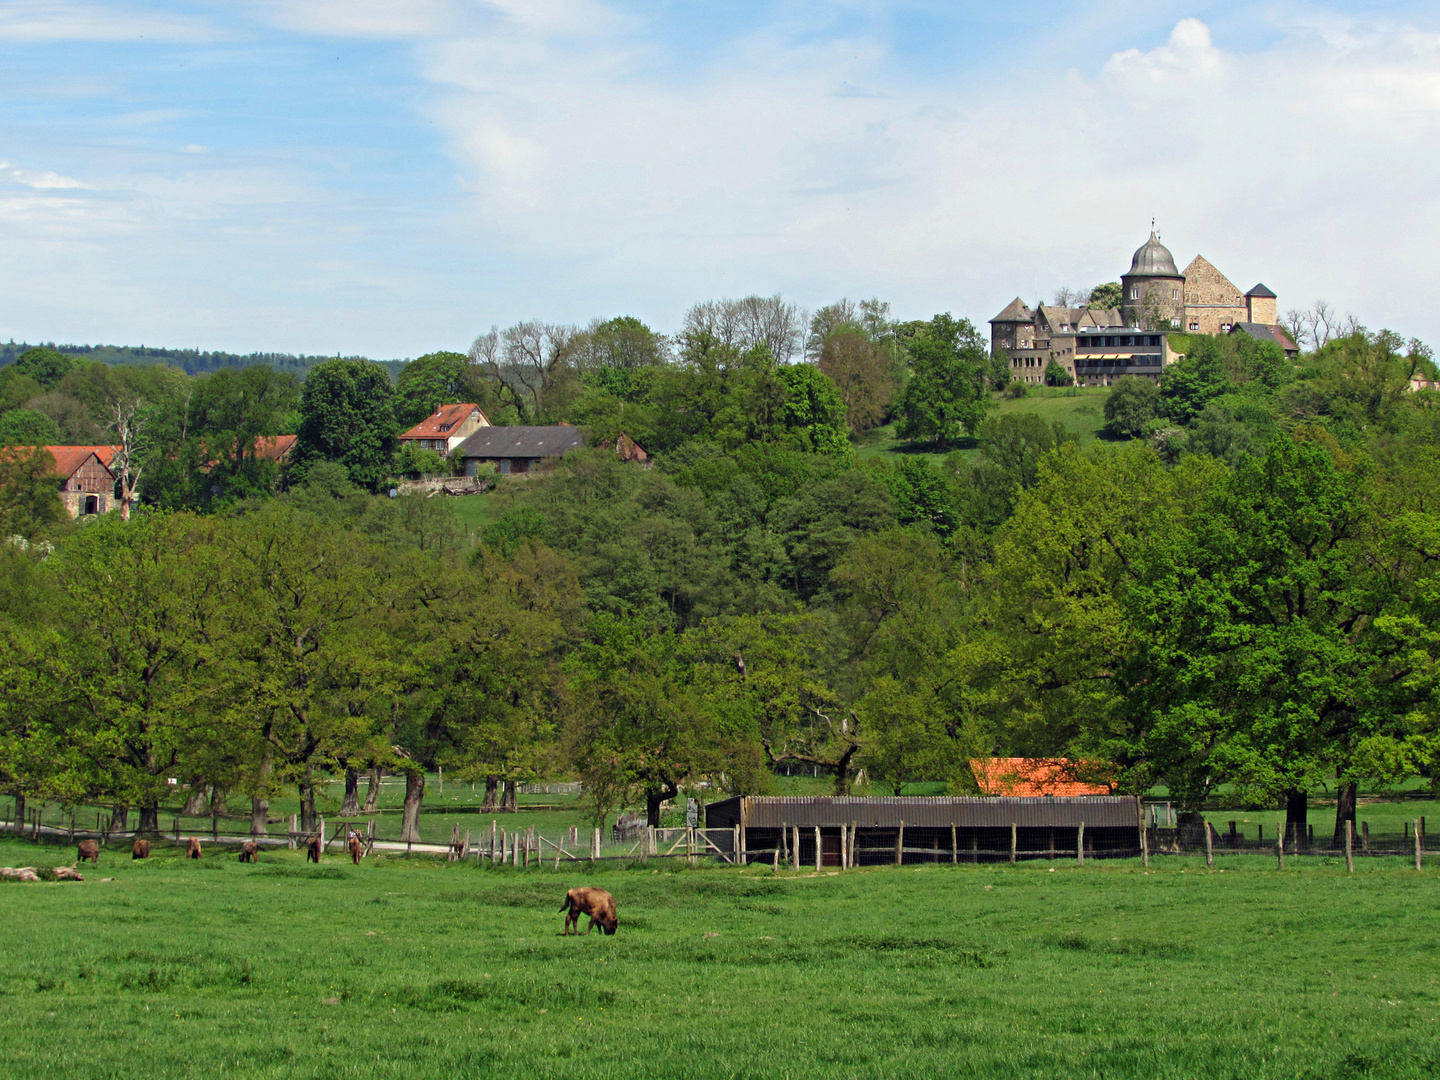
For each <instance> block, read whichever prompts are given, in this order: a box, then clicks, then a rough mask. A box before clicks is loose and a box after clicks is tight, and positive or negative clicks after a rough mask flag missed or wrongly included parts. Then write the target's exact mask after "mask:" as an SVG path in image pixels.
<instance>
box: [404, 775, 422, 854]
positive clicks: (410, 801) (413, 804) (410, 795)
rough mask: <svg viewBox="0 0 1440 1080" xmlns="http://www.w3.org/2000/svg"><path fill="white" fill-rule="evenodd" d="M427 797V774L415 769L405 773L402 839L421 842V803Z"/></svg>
mask: <svg viewBox="0 0 1440 1080" xmlns="http://www.w3.org/2000/svg"><path fill="white" fill-rule="evenodd" d="M424 798H425V774H424V773H423V772H419V771H418V770H417V771H414V772H407V773H406V774H405V813H404V816H403V818H402V820H401V822H400V839H401V840H404V841H407V842H414V843H417V844H418V843H419V842H420V803H421V802H422V801H423V800H424Z"/></svg>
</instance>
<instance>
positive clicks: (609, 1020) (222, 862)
mask: <svg viewBox="0 0 1440 1080" xmlns="http://www.w3.org/2000/svg"><path fill="white" fill-rule="evenodd" d="M73 854H74V853H73V849H71V848H69V847H68V846H66V847H61V846H58V845H52V844H48V843H47V844H43V845H36V844H33V843H26V842H17V841H11V840H5V841H0V865H10V866H20V865H38V866H52V865H57V864H61V863H69V862H70V861H72V859H73ZM179 854H180V852H179V851H178V850H177V849H176V848H174V847H171V846H164V847H160V846H157V849H156V856H155V857H154V858H152V859H151V860H150V861H148V862H143V863H132V862H131V860H130V859H129V857H128V854H126V853H124V852H122V851H121V850H118V849H116V848H109V849H106V851H105V852H104V853H103V854H102V855H101V860H100V865H99V867H98V868H92V867H90V866H88V865H87V866H86V867H85V868H84V872H85V875H86V881H85V882H83V883H79V884H63V883H40V884H0V905H3V912H4V919H3V922H0V996H3V1001H0V1016H3V1020H0V1075H5V1076H37V1075H46V1076H51V1077H130V1076H135V1077H146V1078H159V1077H181V1076H185V1077H189V1076H202V1075H230V1076H247V1077H249V1076H258V1077H286V1078H289V1077H351V1076H354V1077H362V1076H363V1077H427V1078H430V1077H449V1076H466V1077H475V1076H481V1077H483V1076H507V1077H508V1076H524V1077H527V1078H531V1077H557V1078H558V1077H566V1078H570V1077H576V1078H578V1077H662V1076H683V1077H686V1078H696V1077H717V1078H718V1077H815V1076H819V1077H875V1078H881V1077H884V1078H893V1077H937V1076H946V1077H950V1076H975V1077H987V1078H988V1077H1033V1076H1045V1077H1100V1076H1104V1077H1144V1078H1161V1077H1207V1078H1221V1077H1286V1078H1290V1077H1312V1078H1321V1077H1334V1078H1341V1077H1422V1076H1434V1075H1435V1074H1436V1072H1437V1071H1440V1038H1437V1036H1440V983H1437V979H1440V973H1437V970H1436V967H1437V965H1436V960H1437V955H1436V953H1437V938H1436V927H1437V916H1440V874H1437V873H1436V871H1434V870H1432V869H1430V868H1429V867H1427V868H1426V870H1425V871H1423V872H1420V873H1417V872H1416V871H1414V870H1413V869H1409V868H1407V867H1406V864H1405V863H1404V861H1403V860H1400V859H1394V860H1389V859H1370V860H1365V861H1362V862H1361V863H1360V864H1359V866H1358V868H1357V872H1356V873H1355V874H1354V876H1353V877H1351V876H1347V875H1346V874H1345V872H1344V869H1343V864H1338V865H1337V864H1336V863H1335V861H1334V860H1327V861H1326V862H1324V863H1323V864H1322V863H1320V862H1319V861H1318V860H1317V861H1308V860H1299V861H1296V862H1294V863H1292V864H1290V865H1287V868H1286V870H1285V871H1283V872H1279V871H1276V870H1275V869H1274V860H1273V859H1266V858H1263V857H1253V858H1252V857H1249V856H1235V857H1231V858H1228V859H1226V860H1225V861H1224V863H1223V872H1222V871H1221V870H1219V869H1217V870H1216V871H1215V872H1206V871H1205V869H1204V863H1203V860H1198V859H1181V858H1166V859H1156V860H1154V861H1153V862H1152V865H1151V868H1150V870H1149V872H1148V873H1147V872H1145V871H1144V870H1143V869H1142V868H1141V866H1140V865H1139V863H1138V862H1130V861H1125V862H1110V863H1099V862H1094V861H1092V862H1090V863H1087V864H1086V865H1085V866H1084V867H1083V868H1079V867H1076V865H1075V864H1074V863H1073V862H1055V863H1046V862H1034V863H1027V864H1021V865H1019V866H1017V867H1010V866H983V865H982V866H978V867H974V866H960V867H951V866H945V865H940V866H927V867H904V868H877V869H866V870H861V871H847V872H846V873H844V874H826V875H823V876H815V875H813V874H808V873H804V872H801V873H793V872H789V871H782V872H781V873H779V874H778V875H777V874H774V873H773V872H772V871H771V870H770V869H768V868H765V869H759V868H752V869H747V870H745V871H743V872H742V871H738V870H736V869H733V868H719V867H703V866H702V867H696V868H691V867H686V866H684V865H683V863H679V862H676V863H667V864H664V865H663V866H661V867H659V868H658V869H657V868H656V867H655V866H654V864H651V865H650V866H645V867H642V866H640V865H638V864H637V865H635V866H633V867H630V868H628V869H607V870H605V871H598V872H595V873H589V874H587V873H585V872H583V869H582V868H578V867H577V868H570V869H562V870H560V871H554V870H551V869H534V868H532V869H529V870H514V869H508V868H500V869H490V868H484V869H481V868H477V867H476V866H474V865H473V864H446V863H443V862H439V861H431V860H428V859H420V858H414V859H406V858H404V857H400V856H395V857H386V856H381V857H378V858H372V859H367V860H366V861H365V862H364V863H363V864H362V865H360V866H358V867H352V866H350V865H349V863H348V861H344V860H342V859H340V858H338V857H335V858H332V859H329V860H327V861H326V863H325V864H324V865H322V866H320V867H313V866H308V867H307V866H306V865H305V864H304V863H303V862H302V861H301V858H302V856H301V853H299V852H288V851H266V852H264V853H263V854H262V856H261V861H260V864H259V865H258V866H249V865H242V864H240V863H239V862H238V861H237V860H236V857H235V852H234V851H233V850H229V849H226V850H223V851H220V850H218V849H215V848H207V850H206V855H205V858H203V859H201V860H199V861H191V862H186V861H183V860H181V859H180V858H179ZM102 878H111V879H113V880H110V881H102V880H101V879H102ZM579 884H592V885H598V886H600V887H602V888H605V889H608V890H610V891H611V892H613V893H614V894H615V896H616V898H617V900H618V902H619V909H620V929H619V932H618V933H617V934H616V935H615V936H614V937H604V936H602V935H600V934H599V933H598V932H597V933H594V934H591V935H589V936H588V937H580V938H562V937H561V936H560V931H561V928H562V924H563V918H564V917H563V916H562V915H561V914H559V912H558V910H557V909H558V908H559V906H560V902H561V899H562V898H563V896H564V894H565V890H566V889H567V888H568V887H570V886H573V885H579Z"/></svg>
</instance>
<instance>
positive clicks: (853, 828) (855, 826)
mask: <svg viewBox="0 0 1440 1080" xmlns="http://www.w3.org/2000/svg"><path fill="white" fill-rule="evenodd" d="M859 828H860V823H859V822H858V821H851V822H850V865H851V866H859V865H860V863H859V860H858V859H857V858H856V855H855V852H856V850H857V849H858V848H859V845H860V838H859V837H858V836H857V835H856V834H857V832H858V831H859Z"/></svg>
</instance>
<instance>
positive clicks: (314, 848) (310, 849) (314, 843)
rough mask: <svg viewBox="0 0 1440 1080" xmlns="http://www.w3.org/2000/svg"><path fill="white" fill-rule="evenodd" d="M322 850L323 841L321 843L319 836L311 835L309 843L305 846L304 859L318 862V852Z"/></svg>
mask: <svg viewBox="0 0 1440 1080" xmlns="http://www.w3.org/2000/svg"><path fill="white" fill-rule="evenodd" d="M324 850H325V845H324V844H323V843H321V841H320V837H319V836H312V837H311V838H310V843H309V844H307V845H306V846H305V861H306V862H319V861H320V853H321V852H323V851H324Z"/></svg>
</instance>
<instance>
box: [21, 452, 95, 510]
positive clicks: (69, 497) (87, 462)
mask: <svg viewBox="0 0 1440 1080" xmlns="http://www.w3.org/2000/svg"><path fill="white" fill-rule="evenodd" d="M22 449H28V448H22ZM40 449H41V450H45V451H47V452H48V453H49V454H50V456H51V457H52V458H54V459H55V471H54V474H53V475H54V476H55V478H56V479H57V480H58V481H59V483H60V501H61V502H62V503H64V504H65V509H66V510H67V511H69V513H70V516H71V517H72V518H73V517H85V516H86V515H88V514H104V513H108V512H109V511H111V510H113V509H114V508H115V474H114V473H112V472H111V471H110V462H111V460H112V459H113V458H114V457H115V450H116V447H113V446H42V447H40Z"/></svg>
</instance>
